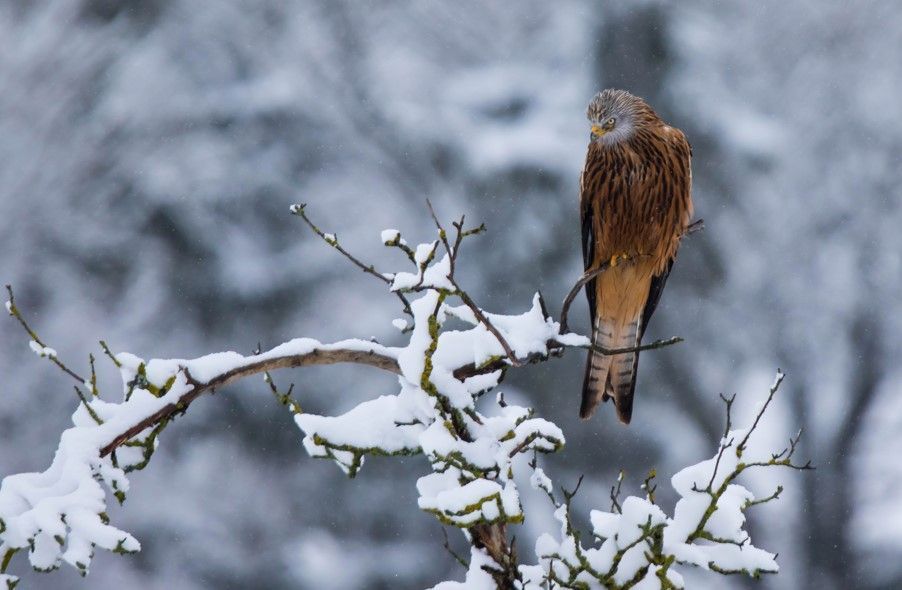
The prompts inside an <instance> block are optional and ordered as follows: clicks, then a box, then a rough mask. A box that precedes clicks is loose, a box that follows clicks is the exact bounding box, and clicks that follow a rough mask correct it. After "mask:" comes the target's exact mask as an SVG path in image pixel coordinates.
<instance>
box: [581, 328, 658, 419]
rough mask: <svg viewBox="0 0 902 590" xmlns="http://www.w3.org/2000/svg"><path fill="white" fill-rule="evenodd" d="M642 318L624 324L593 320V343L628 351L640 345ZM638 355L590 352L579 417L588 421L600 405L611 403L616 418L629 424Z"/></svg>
mask: <svg viewBox="0 0 902 590" xmlns="http://www.w3.org/2000/svg"><path fill="white" fill-rule="evenodd" d="M641 322H642V318H641V315H640V316H639V317H637V318H636V319H635V320H634V321H632V322H629V323H626V324H623V323H620V322H617V321H614V320H604V319H602V318H601V317H598V318H596V320H595V326H594V329H593V331H592V332H593V334H592V341H593V343H594V344H595V345H596V346H598V347H601V348H606V349H616V348H631V347H634V346H637V345H638V344H639V340H640V338H641V333H642V326H641ZM638 366H639V353H638V352H628V353H623V354H617V355H604V354H600V353H597V352H594V351H589V354H588V358H587V360H586V373H585V378H584V380H583V397H582V404H581V406H580V409H579V416H580V418H582V419H584V420H585V419H588V418H590V417H591V416H592V414H594V413H595V409H596V408H597V407H598V404H600V403H601V402H604V401H607V400H608V399H613V400H614V405H615V407H616V408H617V417H618V418H620V421H621V422H623V423H624V424H629V422H630V418H631V417H632V413H633V394H634V393H635V389H636V370H637V369H638Z"/></svg>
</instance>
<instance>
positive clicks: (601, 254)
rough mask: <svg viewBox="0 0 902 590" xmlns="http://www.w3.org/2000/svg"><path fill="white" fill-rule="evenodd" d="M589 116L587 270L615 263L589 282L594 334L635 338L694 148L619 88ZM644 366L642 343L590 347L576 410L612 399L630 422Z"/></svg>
mask: <svg viewBox="0 0 902 590" xmlns="http://www.w3.org/2000/svg"><path fill="white" fill-rule="evenodd" d="M587 116H588V118H589V122H590V124H591V129H592V133H591V141H590V142H589V148H588V152H587V153H586V164H585V167H584V168H583V172H582V175H581V176H580V183H579V184H580V199H579V201H580V218H581V221H582V236H583V258H584V260H585V266H586V270H591V269H597V268H599V266H600V265H601V264H603V263H605V262H608V263H610V264H611V267H610V268H608V269H607V270H606V271H605V272H603V273H601V274H600V275H599V276H598V278H597V279H594V280H592V281H590V282H589V283H588V284H587V285H586V296H587V297H588V299H589V313H590V316H591V319H592V341H593V342H594V343H595V344H596V345H597V346H600V347H602V348H607V349H614V348H630V347H635V346H638V345H639V344H640V343H641V341H642V336H643V334H644V333H645V328H646V327H647V326H648V320H649V319H650V318H651V315H652V313H654V311H655V307H656V306H657V304H658V300H659V298H660V297H661V292H662V291H663V289H664V284H665V282H666V281H667V276H668V275H669V274H670V268H671V266H672V265H673V260H674V257H675V256H676V252H677V248H678V247H679V243H680V237H681V236H682V235H683V232H684V231H685V230H686V227H687V226H688V224H689V220H690V218H691V217H692V198H691V196H690V190H691V182H692V173H691V171H690V154H691V151H690V147H689V143H688V142H687V141H686V136H685V135H683V132H682V131H680V130H679V129H676V128H674V127H670V126H669V125H667V124H666V123H664V121H662V120H661V118H660V117H658V115H657V114H656V113H655V112H654V110H652V108H651V107H650V106H648V105H647V104H646V103H645V101H643V100H642V99H641V98H638V97H636V96H633V95H632V94H629V93H628V92H625V91H623V90H604V91H603V92H600V93H598V94H597V95H595V97H594V98H593V99H592V102H591V103H589V109H588V112H587ZM624 256H626V257H630V258H629V260H626V261H623V259H622V258H621V257H624ZM618 262H619V263H618ZM638 366H639V353H638V352H632V353H624V354H618V355H613V356H609V355H602V354H598V353H593V352H589V358H588V360H587V362H586V374H585V379H584V381H583V397H582V405H581V407H580V411H579V414H580V416H581V417H582V418H589V417H590V416H592V414H593V413H594V412H595V408H596V407H597V406H598V404H599V403H600V402H602V401H607V400H608V399H613V400H614V405H615V406H616V408H617V416H618V417H619V418H620V421H621V422H623V423H625V424H629V421H630V418H631V417H632V413H633V394H634V393H635V390H636V370H637V368H638Z"/></svg>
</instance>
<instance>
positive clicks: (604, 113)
mask: <svg viewBox="0 0 902 590" xmlns="http://www.w3.org/2000/svg"><path fill="white" fill-rule="evenodd" d="M586 117H588V119H589V125H590V129H591V132H590V135H589V139H590V141H593V142H598V143H600V144H603V145H614V144H617V143H620V142H622V141H625V140H627V139H629V138H630V137H632V135H633V132H634V131H635V130H636V129H637V128H639V127H641V126H642V125H646V124H648V123H649V122H651V121H654V120H655V119H657V115H655V112H654V111H653V110H652V109H651V107H649V106H648V104H646V102H645V101H644V100H642V99H641V98H639V97H638V96H633V95H632V94H630V93H629V92H627V91H625V90H612V89H610V88H609V89H607V90H602V91H601V92H599V93H598V94H596V95H595V96H594V97H592V101H591V102H590V103H589V108H588V109H587V110H586Z"/></svg>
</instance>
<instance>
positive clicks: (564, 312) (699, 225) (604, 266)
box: [561, 219, 705, 334]
mask: <svg viewBox="0 0 902 590" xmlns="http://www.w3.org/2000/svg"><path fill="white" fill-rule="evenodd" d="M703 229H705V220H704V219H697V220H695V221H693V222H692V223H690V224H689V225H688V226H686V230H685V231H684V232H683V235H681V236H680V239H682V238H684V237H686V236H691V235H692V234H694V233H696V232H699V231H701V230H703ZM636 258H638V256H632V257H630V258H627V259H626V260H623V261H622V262H621V264H632V263H633V262H635V260H636ZM610 267H611V263H610V261H607V260H606V261H604V262H602V263H601V265H600V266H599V267H598V268H595V269H592V270H587V271H586V272H585V273H584V274H583V276H581V277H580V278H579V280H578V281H576V284H575V285H573V287H572V288H571V289H570V292H569V293H567V297H565V298H564V304H563V305H562V306H561V334H566V333H567V332H569V331H570V330H569V328H568V325H567V316H568V314H569V313H570V305H572V304H573V300H574V299H576V295H577V294H578V293H579V292H580V290H581V289H582V288H583V287H585V286H586V283H588V282H589V281H591V280H592V279H594V278H595V277H597V276H598V275H600V274H601V273H603V272H604V271H606V270H608V269H609V268H610Z"/></svg>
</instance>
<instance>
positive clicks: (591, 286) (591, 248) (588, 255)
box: [579, 170, 596, 326]
mask: <svg viewBox="0 0 902 590" xmlns="http://www.w3.org/2000/svg"><path fill="white" fill-rule="evenodd" d="M585 176H586V173H585V170H583V173H582V174H581V175H580V177H579V219H580V225H581V226H582V236H583V240H582V245H583V268H585V269H586V270H589V267H590V266H592V263H593V262H594V260H595V230H594V224H595V214H596V213H595V207H593V206H592V199H591V195H588V194H586V187H585V184H584V181H585ZM595 292H596V291H595V279H592V280H591V281H589V282H588V283H586V299H588V300H589V319H590V323H589V325H590V326H595Z"/></svg>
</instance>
